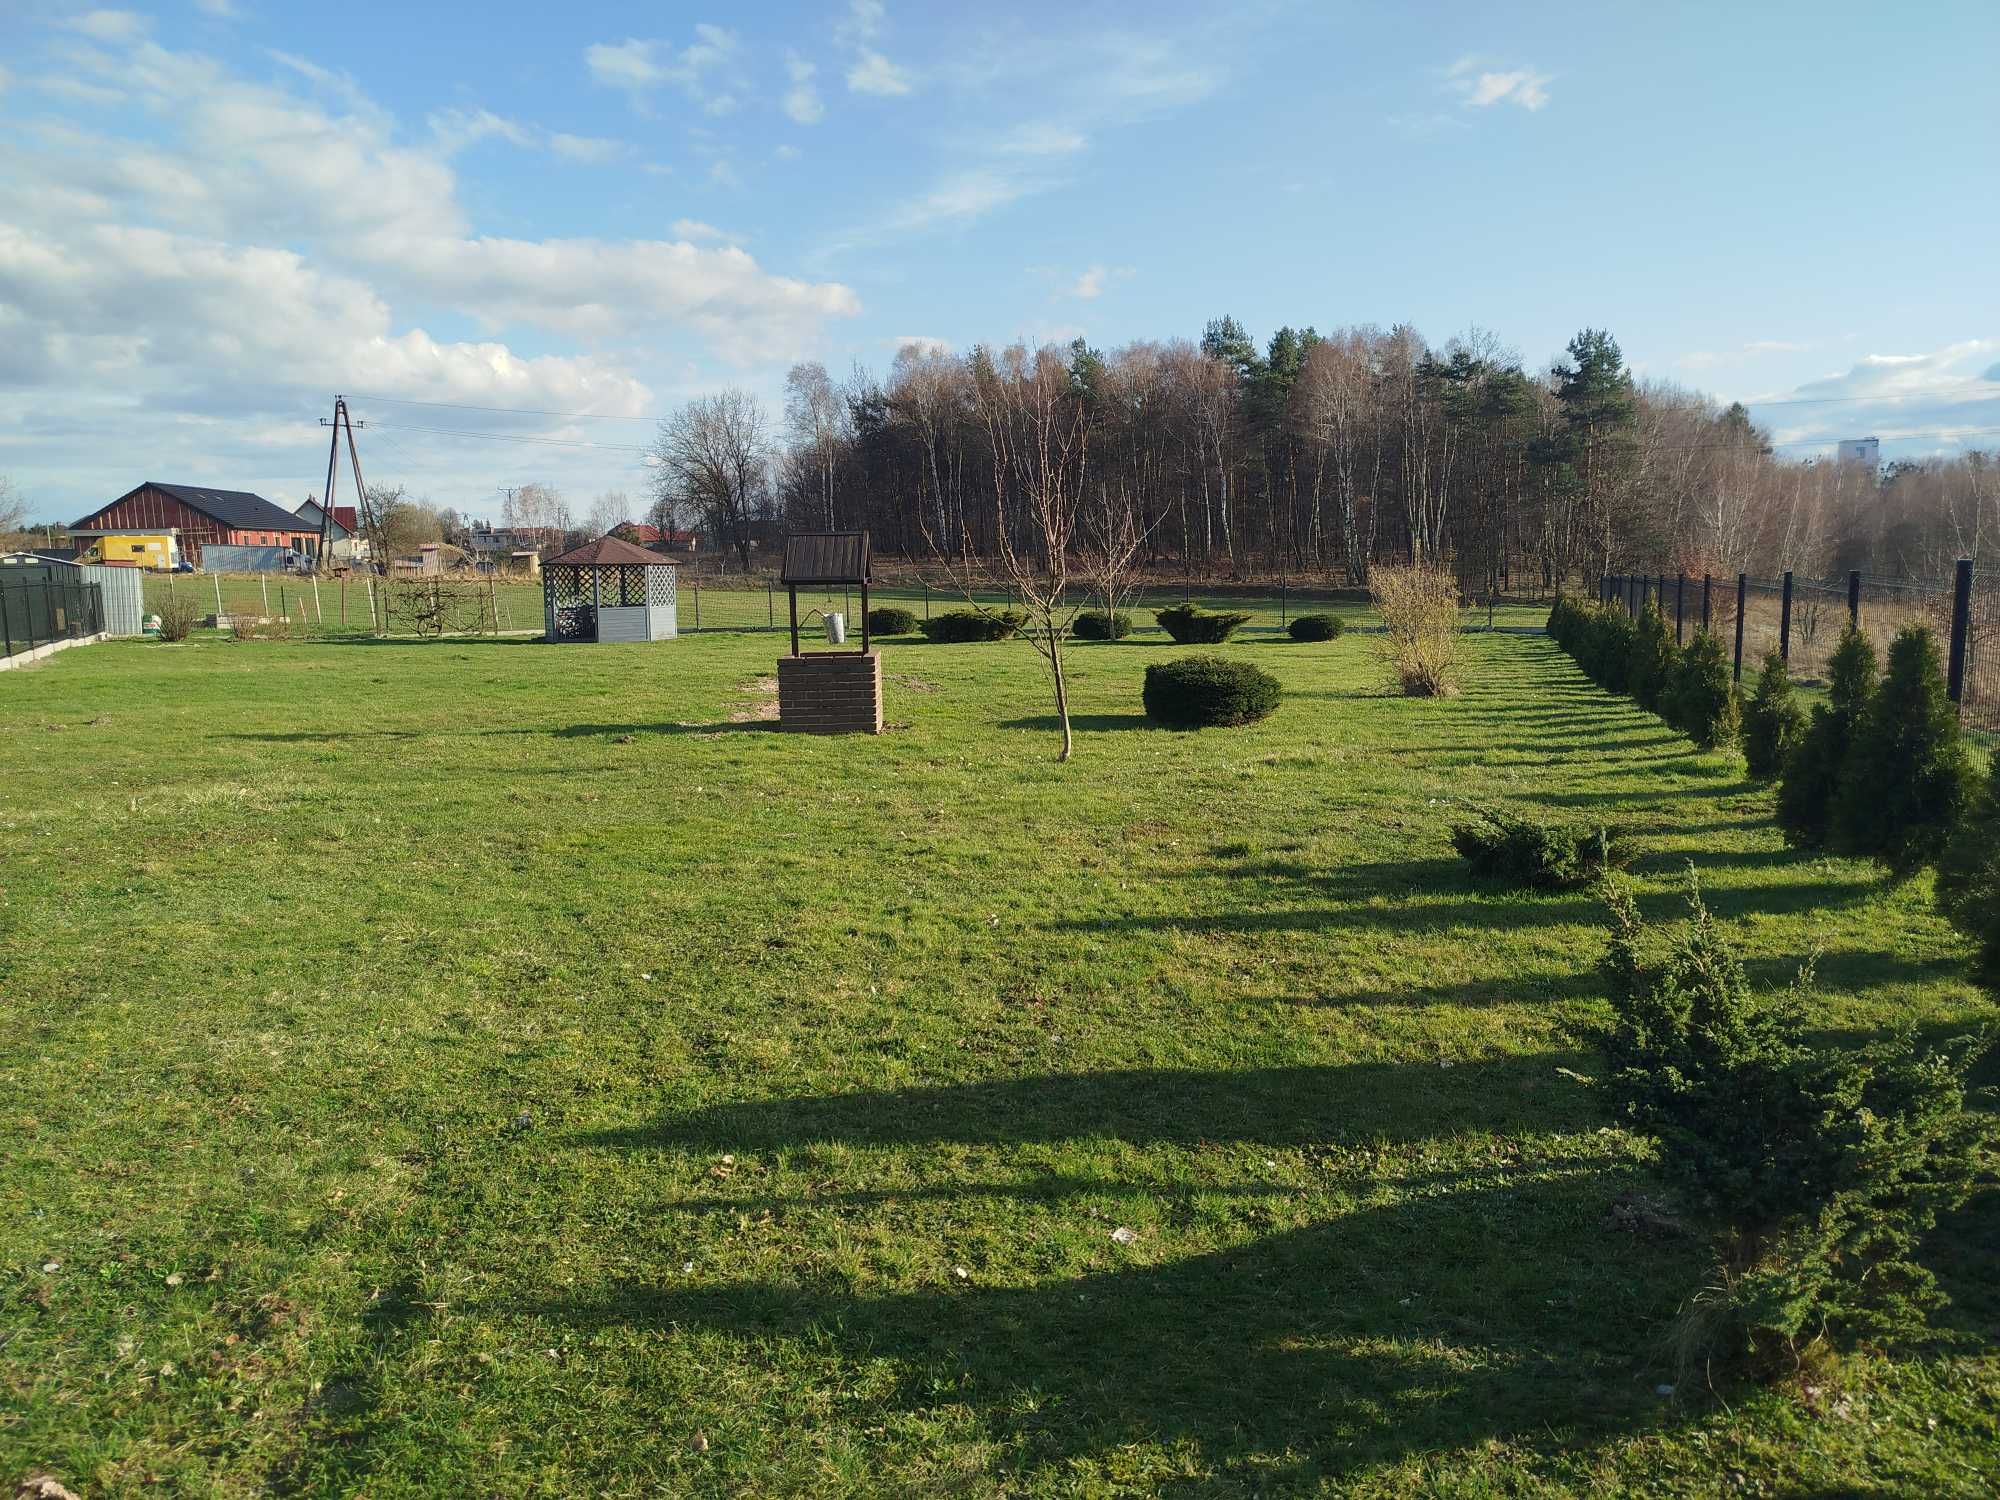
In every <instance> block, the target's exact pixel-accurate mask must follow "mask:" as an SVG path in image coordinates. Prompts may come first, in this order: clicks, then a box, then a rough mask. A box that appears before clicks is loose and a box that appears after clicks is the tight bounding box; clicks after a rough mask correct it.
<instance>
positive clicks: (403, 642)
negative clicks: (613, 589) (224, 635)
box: [302, 634, 572, 651]
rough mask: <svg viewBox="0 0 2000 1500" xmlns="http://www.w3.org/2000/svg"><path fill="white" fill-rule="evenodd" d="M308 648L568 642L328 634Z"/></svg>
mask: <svg viewBox="0 0 2000 1500" xmlns="http://www.w3.org/2000/svg"><path fill="white" fill-rule="evenodd" d="M302 644H304V645H308V646H371V647H373V648H375V649H376V650H378V651H381V650H389V649H393V648H396V647H402V648H405V649H413V650H429V649H430V648H431V647H433V646H551V645H568V644H572V643H571V642H564V641H551V640H549V639H548V638H547V637H546V636H544V635H540V634H535V635H432V636H409V635H391V636H380V635H331V636H324V637H321V638H319V639H317V640H315V639H311V638H308V639H306V640H305V641H303V642H302Z"/></svg>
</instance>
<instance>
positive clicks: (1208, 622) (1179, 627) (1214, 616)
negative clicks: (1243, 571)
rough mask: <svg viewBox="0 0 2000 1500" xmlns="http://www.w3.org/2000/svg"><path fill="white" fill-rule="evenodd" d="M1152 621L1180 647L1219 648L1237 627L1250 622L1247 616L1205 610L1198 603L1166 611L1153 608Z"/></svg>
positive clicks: (1173, 607)
mask: <svg viewBox="0 0 2000 1500" xmlns="http://www.w3.org/2000/svg"><path fill="white" fill-rule="evenodd" d="M1153 618H1154V619H1155V620H1158V621H1159V622H1160V628H1161V629H1162V630H1164V631H1166V633H1167V634H1168V635H1170V636H1172V637H1173V638H1174V639H1175V640H1176V641H1178V642H1180V643H1181V644H1182V645H1183V646H1214V645H1219V644H1220V643H1222V642H1223V641H1226V640H1228V639H1229V638H1230V636H1232V635H1234V634H1235V633H1236V630H1237V627H1239V626H1241V625H1247V624H1248V623H1249V622H1250V617H1249V616H1248V615H1242V614H1234V613H1231V612H1228V611H1225V610H1215V609H1204V608H1202V607H1201V606H1200V605H1199V604H1176V605H1172V606H1171V607H1169V608H1167V609H1156V610H1154V611H1153Z"/></svg>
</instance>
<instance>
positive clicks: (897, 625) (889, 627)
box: [868, 604, 917, 635]
mask: <svg viewBox="0 0 2000 1500" xmlns="http://www.w3.org/2000/svg"><path fill="white" fill-rule="evenodd" d="M916 629H917V617H916V615H915V613H914V612H912V611H910V610H907V609H901V608H898V607H897V606H896V605H893V604H885V605H883V606H882V607H881V608H879V609H871V610H869V611H868V633H869V634H870V635H914V634H915V633H916Z"/></svg>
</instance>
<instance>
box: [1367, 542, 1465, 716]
mask: <svg viewBox="0 0 2000 1500" xmlns="http://www.w3.org/2000/svg"><path fill="white" fill-rule="evenodd" d="M1368 592H1369V593H1370V594H1372V595H1373V596H1374V599H1375V608H1376V609H1377V610H1378V611H1380V613H1381V615H1382V624H1383V626H1384V627H1385V629H1386V631H1387V634H1386V635H1385V637H1384V639H1383V643H1382V659H1383V661H1384V662H1385V663H1386V664H1387V665H1388V668H1389V675H1390V678H1391V680H1392V681H1393V682H1394V683H1395V684H1396V686H1397V687H1398V688H1400V689H1401V690H1402V692H1403V695H1404V696H1405V697H1408V698H1450V697H1454V696H1456V695H1457V693H1458V686H1459V676H1460V673H1461V670H1462V668H1463V666H1464V652H1463V648H1462V643H1461V641H1460V637H1459V633H1458V580H1457V579H1455V578H1453V577H1452V576H1451V574H1449V573H1447V572H1444V571H1443V570H1441V569H1438V568H1425V567H1408V568H1380V567H1378V568H1374V569H1371V570H1370V571H1369V574H1368Z"/></svg>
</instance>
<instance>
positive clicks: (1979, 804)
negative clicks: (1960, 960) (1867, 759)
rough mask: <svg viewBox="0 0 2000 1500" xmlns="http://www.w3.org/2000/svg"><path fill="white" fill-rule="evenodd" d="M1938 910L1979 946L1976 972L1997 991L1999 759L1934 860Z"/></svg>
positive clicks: (1999, 962) (1999, 957)
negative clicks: (1982, 787)
mask: <svg viewBox="0 0 2000 1500" xmlns="http://www.w3.org/2000/svg"><path fill="white" fill-rule="evenodd" d="M1937 900H1938V907H1939V909H1940V910H1941V911H1943V912H1944V914H1945V916H1946V917H1948V918H1950V920H1951V923H1952V925H1953V926H1954V927H1956V928H1958V930H1959V931H1960V932H1963V933H1964V934H1965V935H1966V936H1967V937H1969V938H1971V939H1972V940H1973V941H1974V942H1975V943H1977V944H1978V945H1979V971H1980V974H1981V977H1983V978H1984V979H1985V980H1986V981H1987V982H1988V983H1990V984H1993V985H1996V986H2000V755H1996V756H1994V757H1993V766H1992V770H1991V772H1990V773H1989V775H1988V777H1987V781H1986V786H1985V788H1984V789H1983V790H1982V791H1981V792H1980V793H1979V795H1978V796H1977V797H1976V798H1974V799H1973V803H1972V806H1971V807H1970V808H1969V809H1967V811H1966V815H1965V821H1963V822H1962V823H1960V824H1959V825H1958V829H1957V831H1956V832H1954V833H1953V834H1952V836H1951V840H1950V842H1948V843H1947V844H1946V845H1945V847H1944V853H1943V855H1942V856H1940V857H1939V859H1938V872H1937Z"/></svg>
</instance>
